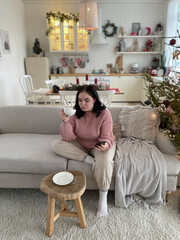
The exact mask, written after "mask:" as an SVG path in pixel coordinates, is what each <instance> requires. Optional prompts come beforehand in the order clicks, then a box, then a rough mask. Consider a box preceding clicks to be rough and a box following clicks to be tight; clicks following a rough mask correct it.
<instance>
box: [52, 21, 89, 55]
mask: <svg viewBox="0 0 180 240" xmlns="http://www.w3.org/2000/svg"><path fill="white" fill-rule="evenodd" d="M50 22H51V28H52V30H51V34H50V35H49V47H50V51H51V52H87V51H88V33H87V31H86V30H83V29H80V28H79V22H74V21H73V20H69V21H68V20H64V21H63V22H60V21H59V20H56V19H54V18H51V19H50Z"/></svg>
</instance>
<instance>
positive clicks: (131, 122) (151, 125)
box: [118, 106, 160, 141]
mask: <svg viewBox="0 0 180 240" xmlns="http://www.w3.org/2000/svg"><path fill="white" fill-rule="evenodd" d="M118 122H119V123H120V124H121V131H122V137H135V138H140V139H145V140H150V141H154V140H155V137H156V134H157V133H158V129H159V123H160V120H159V115H158V112H157V111H156V110H155V109H153V108H151V107H145V106H133V107H123V109H122V111H121V112H120V114H119V118H118Z"/></svg>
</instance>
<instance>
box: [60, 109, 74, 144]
mask: <svg viewBox="0 0 180 240" xmlns="http://www.w3.org/2000/svg"><path fill="white" fill-rule="evenodd" d="M60 116H61V118H62V119H63V122H62V123H61V126H60V135H61V137H62V140H63V141H67V142H71V141H72V140H74V139H75V138H76V135H75V134H74V128H75V121H74V118H73V117H68V116H67V115H65V113H64V111H63V110H61V112H60Z"/></svg>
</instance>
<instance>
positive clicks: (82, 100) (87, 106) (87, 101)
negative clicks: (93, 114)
mask: <svg viewBox="0 0 180 240" xmlns="http://www.w3.org/2000/svg"><path fill="white" fill-rule="evenodd" d="M78 103H79V106H80V108H81V110H82V111H84V112H90V111H92V110H93V107H94V103H95V99H94V98H92V97H91V96H90V95H89V94H88V93H87V92H81V93H79V96H78Z"/></svg>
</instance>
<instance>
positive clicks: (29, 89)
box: [19, 75, 49, 104]
mask: <svg viewBox="0 0 180 240" xmlns="http://www.w3.org/2000/svg"><path fill="white" fill-rule="evenodd" d="M19 82H20V85H21V88H22V90H23V92H24V95H25V100H26V104H30V103H34V104H38V103H40V102H41V103H42V102H43V103H45V104H46V103H47V101H48V99H49V97H47V96H46V92H47V91H48V89H46V88H39V89H34V86H33V81H32V77H31V76H30V75H23V76H21V77H20V78H19Z"/></svg>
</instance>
